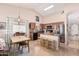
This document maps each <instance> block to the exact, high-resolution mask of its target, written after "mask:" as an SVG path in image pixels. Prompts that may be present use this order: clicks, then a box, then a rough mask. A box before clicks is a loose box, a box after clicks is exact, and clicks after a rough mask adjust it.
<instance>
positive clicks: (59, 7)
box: [8, 3, 72, 16]
mask: <svg viewBox="0 0 79 59" xmlns="http://www.w3.org/2000/svg"><path fill="white" fill-rule="evenodd" d="M8 5H13V6H17V7H23V8H29V9H32V10H35V11H36V12H38V13H39V14H41V15H42V16H50V15H54V14H57V13H59V12H62V11H63V10H64V7H66V6H67V7H68V6H69V5H71V6H72V4H65V3H9V4H8ZM50 5H54V7H53V8H51V9H50V10H47V11H44V9H45V8H47V7H49V6H50Z"/></svg>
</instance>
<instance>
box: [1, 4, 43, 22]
mask: <svg viewBox="0 0 79 59" xmlns="http://www.w3.org/2000/svg"><path fill="white" fill-rule="evenodd" d="M19 11H20V16H21V18H22V19H26V20H29V22H35V16H39V17H40V22H41V19H42V17H41V16H40V15H39V14H38V13H36V12H35V11H33V10H31V9H25V8H19V7H15V6H10V5H5V4H0V21H5V20H6V17H18V13H19Z"/></svg>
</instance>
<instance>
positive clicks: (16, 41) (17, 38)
mask: <svg viewBox="0 0 79 59" xmlns="http://www.w3.org/2000/svg"><path fill="white" fill-rule="evenodd" d="M11 41H12V45H14V48H15V46H16V44H19V43H20V42H27V47H28V52H29V50H30V48H29V41H30V38H29V37H26V36H13V37H11ZM14 54H15V50H14Z"/></svg>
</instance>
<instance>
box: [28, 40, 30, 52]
mask: <svg viewBox="0 0 79 59" xmlns="http://www.w3.org/2000/svg"><path fill="white" fill-rule="evenodd" d="M28 52H30V48H29V41H28Z"/></svg>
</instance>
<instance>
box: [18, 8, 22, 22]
mask: <svg viewBox="0 0 79 59" xmlns="http://www.w3.org/2000/svg"><path fill="white" fill-rule="evenodd" d="M20 20H21V17H20V8H18V24H19V23H20Z"/></svg>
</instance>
